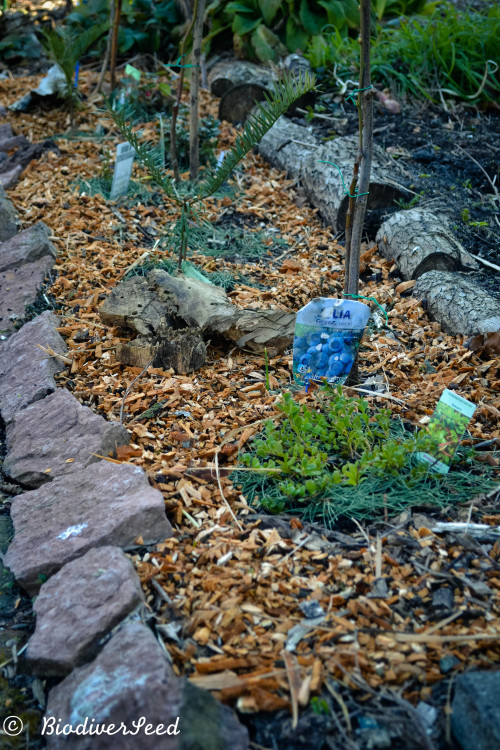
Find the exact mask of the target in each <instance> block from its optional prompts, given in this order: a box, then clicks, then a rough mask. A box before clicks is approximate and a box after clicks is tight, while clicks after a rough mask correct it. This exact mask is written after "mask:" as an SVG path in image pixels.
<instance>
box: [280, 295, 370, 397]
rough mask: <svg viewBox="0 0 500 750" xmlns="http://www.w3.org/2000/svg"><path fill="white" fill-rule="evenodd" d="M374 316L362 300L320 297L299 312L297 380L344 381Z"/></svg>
mask: <svg viewBox="0 0 500 750" xmlns="http://www.w3.org/2000/svg"><path fill="white" fill-rule="evenodd" d="M369 317H370V308H369V307H368V305H364V304H363V303H362V302H354V301H352V300H346V299H331V298H327V297H318V298H316V299H313V300H312V302H309V303H308V304H307V305H306V306H305V307H303V308H302V309H301V310H299V312H298V313H297V322H296V324H295V337H294V340H293V376H294V379H295V382H296V383H299V384H307V382H308V381H309V380H322V379H326V380H327V381H328V382H329V383H331V384H336V383H339V384H341V383H344V382H345V380H346V378H347V376H348V374H349V371H350V369H351V367H352V365H353V362H354V360H355V357H356V352H357V350H358V347H359V342H360V340H361V337H362V335H363V331H364V330H365V326H366V324H367V322H368V318H369Z"/></svg>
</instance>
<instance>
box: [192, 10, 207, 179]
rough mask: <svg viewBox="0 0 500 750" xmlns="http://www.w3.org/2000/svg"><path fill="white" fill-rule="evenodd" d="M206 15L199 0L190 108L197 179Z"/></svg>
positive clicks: (194, 33) (198, 172) (194, 175)
mask: <svg viewBox="0 0 500 750" xmlns="http://www.w3.org/2000/svg"><path fill="white" fill-rule="evenodd" d="M204 16H205V0H198V2H197V7H196V16H195V19H194V27H193V54H192V55H191V59H192V61H193V67H192V68H191V91H190V109H189V117H190V121H189V125H190V130H189V178H190V179H191V180H193V181H194V180H197V179H198V177H199V174H200V148H199V107H198V99H199V88H200V65H201V40H202V37H203V20H204Z"/></svg>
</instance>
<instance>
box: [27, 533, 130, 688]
mask: <svg viewBox="0 0 500 750" xmlns="http://www.w3.org/2000/svg"><path fill="white" fill-rule="evenodd" d="M143 598H144V597H143V593H142V589H141V583H140V581H139V578H138V577H137V574H136V572H135V570H134V566H133V565H132V563H131V561H130V560H129V559H128V557H127V556H126V555H125V554H124V553H123V552H122V551H121V549H119V548H118V547H97V548H96V549H93V550H90V551H89V552H87V553H86V554H85V555H83V557H79V558H78V559H77V560H73V561H72V562H69V563H68V564H67V565H65V566H64V567H63V568H61V570H60V571H59V572H58V573H56V574H55V575H54V576H52V578H51V579H50V580H49V581H47V583H44V584H43V586H42V588H41V589H40V593H39V595H38V597H37V598H36V601H35V604H34V610H35V613H36V629H35V632H34V634H33V635H32V637H31V638H30V640H29V643H28V650H27V652H26V658H27V659H28V660H29V662H30V666H31V667H32V669H33V670H34V671H35V672H37V673H39V674H41V675H43V676H44V677H46V676H47V675H66V674H69V672H71V670H72V669H74V668H75V667H77V666H80V665H81V664H84V663H85V662H88V661H90V660H91V659H93V658H94V656H95V655H96V654H97V652H98V650H99V641H100V639H101V638H102V637H103V636H105V635H106V634H107V633H109V632H110V631H111V630H112V628H114V627H115V626H116V625H118V623H120V622H121V621H122V620H123V619H124V618H125V617H126V616H127V615H128V614H129V613H130V612H132V611H133V610H134V609H135V608H136V607H138V606H139V605H140V604H141V602H142V601H143Z"/></svg>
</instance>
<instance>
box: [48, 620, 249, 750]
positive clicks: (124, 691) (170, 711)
mask: <svg viewBox="0 0 500 750" xmlns="http://www.w3.org/2000/svg"><path fill="white" fill-rule="evenodd" d="M141 717H144V721H143V723H141V725H140V728H139V730H138V731H137V730H136V729H134V724H133V722H138V721H140V720H141ZM92 719H93V722H92V723H91V720H92ZM59 720H60V724H59ZM85 721H87V730H88V728H89V726H95V725H96V724H106V725H107V726H108V727H109V725H110V724H114V725H115V729H118V728H119V727H121V725H122V722H123V725H124V726H125V728H127V729H129V730H131V731H133V732H134V734H131V735H124V734H123V733H120V734H118V733H117V734H115V735H105V734H100V735H98V736H95V735H94V736H90V735H88V734H87V735H83V733H82V734H81V736H77V735H75V734H71V735H68V736H64V735H56V734H49V733H48V732H49V730H50V728H52V730H54V728H55V727H56V726H61V727H62V726H64V724H72V726H73V728H75V729H76V728H77V726H78V725H79V724H80V725H84V723H85ZM45 724H46V730H45V737H46V740H47V748H48V750H116V749H117V748H120V750H181V749H182V750H247V748H248V744H249V743H248V733H247V730H246V728H245V727H243V726H241V724H239V722H238V720H237V718H236V716H235V715H234V713H233V712H232V711H231V709H230V708H228V707H227V706H223V705H222V704H220V703H218V701H216V700H215V698H213V697H212V696H211V695H210V693H208V692H207V691H205V690H201V689H200V688H197V687H195V686H194V685H192V684H191V683H189V682H187V681H186V680H181V679H178V678H176V677H175V676H174V674H173V672H172V668H171V667H170V665H169V663H168V661H167V658H166V655H165V653H164V651H163V650H162V648H161V647H160V645H159V644H158V641H157V640H156V639H155V637H154V635H153V634H152V632H151V631H150V630H149V629H148V628H147V627H146V626H145V625H142V624H140V623H127V624H126V625H125V626H124V627H123V628H121V629H120V630H119V631H118V633H116V634H115V635H114V636H113V637H112V638H111V639H110V641H109V642H108V643H107V644H106V645H105V646H104V648H103V650H102V651H101V653H100V654H99V656H98V657H97V658H96V659H95V661H94V662H92V664H90V665H88V666H84V667H79V668H77V669H75V670H74V671H73V672H72V673H71V674H70V675H69V676H68V677H66V679H64V680H63V681H62V682H61V683H60V684H59V685H57V686H56V687H55V688H53V689H52V690H51V691H50V693H49V698H48V703H47V712H46V716H45ZM144 724H152V725H153V726H152V729H151V730H150V731H155V730H156V729H157V728H158V731H160V732H167V731H168V729H170V734H168V733H166V734H161V735H159V734H152V735H149V736H148V735H147V734H146V733H145V732H144ZM160 725H162V727H161V728H160ZM135 726H136V727H137V724H136V725H135ZM80 731H81V732H83V730H80ZM111 731H113V730H111ZM175 731H177V734H174V733H173V732H175Z"/></svg>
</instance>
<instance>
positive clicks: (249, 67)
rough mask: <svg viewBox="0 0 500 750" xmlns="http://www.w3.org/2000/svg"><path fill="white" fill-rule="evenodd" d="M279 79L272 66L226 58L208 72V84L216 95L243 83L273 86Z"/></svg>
mask: <svg viewBox="0 0 500 750" xmlns="http://www.w3.org/2000/svg"><path fill="white" fill-rule="evenodd" d="M277 80H278V76H277V74H276V73H275V72H274V71H273V70H271V68H265V67H264V66H262V65H255V63H251V62H246V61H245V60H224V61H221V62H218V63H216V64H215V65H214V66H213V67H212V68H211V69H210V72H209V74H208V85H209V86H210V91H211V92H212V94H214V95H215V96H224V94H225V93H226V92H227V91H229V89H232V88H233V87H234V86H239V85H240V84H242V83H254V84H256V85H257V86H261V87H262V88H264V89H269V88H271V87H272V85H273V83H274V82H275V81H277Z"/></svg>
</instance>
